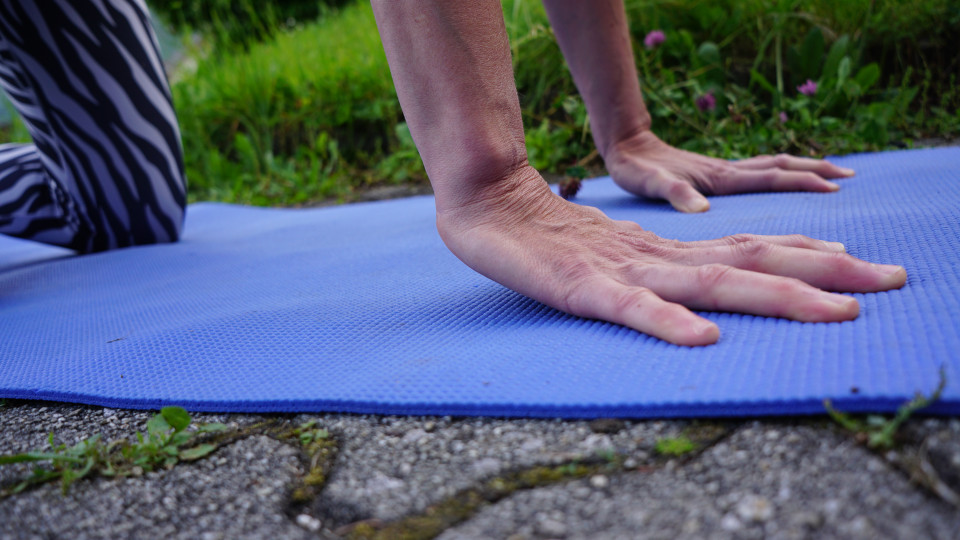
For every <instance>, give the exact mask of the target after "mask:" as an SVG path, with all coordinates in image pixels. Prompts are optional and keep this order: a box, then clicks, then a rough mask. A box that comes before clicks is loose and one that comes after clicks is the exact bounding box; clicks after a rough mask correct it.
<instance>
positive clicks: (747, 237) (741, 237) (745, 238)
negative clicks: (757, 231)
mask: <svg viewBox="0 0 960 540" xmlns="http://www.w3.org/2000/svg"><path fill="white" fill-rule="evenodd" d="M756 239H757V237H756V235H753V234H747V233H737V234H731V235H730V236H725V237H723V240H724V242H726V243H727V244H728V245H731V246H735V245H737V244H742V243H744V242H750V241H752V240H756Z"/></svg>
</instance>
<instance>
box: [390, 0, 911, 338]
mask: <svg viewBox="0 0 960 540" xmlns="http://www.w3.org/2000/svg"><path fill="white" fill-rule="evenodd" d="M373 6H374V13H375V15H376V18H377V26H378V27H379V29H380V34H381V37H382V39H383V44H384V49H385V50H386V53H387V59H388V60H389V62H390V69H391V72H392V74H393V77H394V82H395V83H396V87H397V93H398V96H399V98H400V103H401V106H402V107H403V111H404V115H405V117H406V119H407V122H408V124H409V126H410V131H411V133H412V134H413V137H414V140H415V141H416V143H417V147H418V148H419V150H420V153H421V155H422V156H423V160H424V165H425V166H426V169H427V173H428V175H429V176H430V181H431V183H432V184H433V186H434V191H435V192H436V197H437V198H436V205H437V228H438V230H439V232H440V235H441V237H442V238H443V240H444V242H445V243H446V245H447V246H448V247H449V248H450V250H451V251H452V252H453V253H454V254H455V255H456V256H457V257H459V258H460V259H461V260H462V261H463V262H464V263H466V264H467V265H468V266H470V267H471V268H473V269H474V270H477V271H478V272H480V273H481V274H484V275H485V276H487V277H489V278H491V279H493V280H495V281H497V282H499V283H501V284H503V285H505V286H507V287H509V288H511V289H513V290H515V291H517V292H520V293H522V294H525V295H527V296H530V297H532V298H534V299H536V300H539V301H541V302H543V303H545V304H547V305H550V306H553V307H555V308H558V309H561V310H563V311H566V312H568V313H572V314H574V315H579V316H584V317H590V318H596V319H602V320H606V321H611V322H615V323H619V324H623V325H625V326H629V327H631V328H634V329H636V330H639V331H641V332H646V333H649V334H652V335H654V336H657V337H660V338H662V339H666V340H668V341H671V342H673V343H678V344H684V345H705V344H709V343H713V342H714V341H716V340H717V338H718V336H719V330H718V329H717V327H716V325H714V324H713V323H712V322H710V321H708V320H706V319H703V318H702V317H699V316H697V315H696V314H694V313H693V312H691V311H690V310H689V309H688V308H687V307H685V306H689V307H693V308H699V309H714V310H725V311H742V312H747V313H755V314H760V315H772V316H781V317H789V318H793V319H797V320H803V321H839V320H847V319H851V318H854V317H856V315H857V313H858V310H859V306H858V305H857V302H856V300H855V299H853V298H850V297H847V296H842V295H837V294H831V293H826V292H823V291H821V290H819V289H817V288H816V287H825V288H829V289H832V290H853V291H875V290H883V289H887V288H891V287H898V286H900V285H902V284H903V282H904V279H905V277H906V276H905V273H904V271H903V269H902V268H900V267H875V266H873V265H870V264H869V263H866V262H863V261H860V260H858V259H855V258H853V257H850V256H849V255H846V254H844V253H842V252H840V251H841V250H840V249H838V247H837V246H836V245H832V244H828V243H826V242H820V241H818V240H813V239H810V238H806V237H802V236H787V237H756V236H738V237H730V238H725V239H719V240H712V241H705V242H686V243H683V242H676V241H672V240H665V239H662V238H659V237H657V236H656V235H654V234H652V233H649V232H647V231H644V230H643V229H642V228H640V227H639V226H638V225H637V224H635V223H630V222H619V221H613V220H611V219H609V218H608V217H607V216H605V215H604V214H603V213H602V212H600V211H599V210H597V209H595V208H588V207H583V206H579V205H576V204H573V203H570V202H567V201H564V200H563V199H561V198H560V197H558V196H557V195H555V194H554V193H553V192H552V191H551V190H550V188H549V186H547V184H546V183H545V182H544V181H543V179H542V178H541V177H540V175H539V173H537V171H535V170H534V169H533V168H531V167H530V165H529V164H528V163H527V158H526V150H525V147H524V142H523V126H522V122H521V119H520V107H519V102H518V100H517V96H516V88H515V86H514V83H513V75H512V66H511V64H510V50H509V46H508V42H507V37H506V31H505V29H504V26H503V16H502V13H501V11H500V4H499V2H498V1H497V0H482V1H474V2H447V1H444V0H433V1H429V2H428V1H420V2H405V1H404V2H401V1H395V0H374V2H373ZM745 268H749V269H750V270H746V269H745ZM783 276H789V277H783ZM804 281H806V282H808V283H810V284H812V285H814V286H811V285H809V284H807V283H804ZM815 286H816V287H815Z"/></svg>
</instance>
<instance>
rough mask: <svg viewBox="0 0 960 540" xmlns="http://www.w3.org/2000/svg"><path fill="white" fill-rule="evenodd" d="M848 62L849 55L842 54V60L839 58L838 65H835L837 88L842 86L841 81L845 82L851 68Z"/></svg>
mask: <svg viewBox="0 0 960 540" xmlns="http://www.w3.org/2000/svg"><path fill="white" fill-rule="evenodd" d="M850 63H851V62H850V57H849V56H844V57H843V60H840V65H839V66H838V67H837V89H840V88H843V83H845V82H847V77H849V76H850V70H851V69H852V68H851V66H850Z"/></svg>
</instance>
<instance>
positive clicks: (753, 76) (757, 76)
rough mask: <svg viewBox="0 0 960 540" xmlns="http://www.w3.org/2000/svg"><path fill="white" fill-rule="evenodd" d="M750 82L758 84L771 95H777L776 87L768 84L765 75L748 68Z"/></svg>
mask: <svg viewBox="0 0 960 540" xmlns="http://www.w3.org/2000/svg"><path fill="white" fill-rule="evenodd" d="M750 82H751V83H757V84H759V85H760V87H761V88H763V89H764V90H766V91H767V92H770V93H771V94H773V95H777V89H776V88H774V86H773V85H772V84H770V81H768V80H767V78H766V77H764V76H763V75H762V74H761V73H760V72H759V71H757V70H755V69H751V70H750Z"/></svg>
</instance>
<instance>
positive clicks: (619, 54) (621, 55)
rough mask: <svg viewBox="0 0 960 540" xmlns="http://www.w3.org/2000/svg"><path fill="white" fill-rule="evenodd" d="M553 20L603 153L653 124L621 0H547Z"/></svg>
mask: <svg viewBox="0 0 960 540" xmlns="http://www.w3.org/2000/svg"><path fill="white" fill-rule="evenodd" d="M543 5H544V7H545V8H546V9H547V15H548V16H549V18H550V25H551V27H552V28H553V31H554V34H555V35H556V37H557V42H558V43H559V45H560V49H561V50H562V51H563V56H564V57H565V58H566V60H567V64H568V65H569V66H570V71H571V72H572V73H573V80H574V82H575V83H576V85H577V88H578V89H579V90H580V95H581V96H582V97H583V100H584V102H585V103H586V105H587V111H588V112H589V113H590V124H591V128H592V130H593V138H594V141H595V142H596V144H597V149H598V150H599V151H600V155H602V156H604V157H606V155H607V153H608V149H609V147H610V145H612V144H614V143H616V142H617V141H620V140H624V139H626V138H628V137H630V136H631V135H635V134H636V133H637V132H639V131H645V130H649V129H650V115H649V114H648V113H647V109H646V107H645V106H644V104H643V97H642V95H641V93H640V81H639V79H638V77H637V69H636V64H635V63H634V58H633V47H632V46H631V44H630V31H629V28H628V26H627V19H626V14H625V13H624V9H623V2H622V0H596V1H591V2H583V1H578V0H544V1H543Z"/></svg>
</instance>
